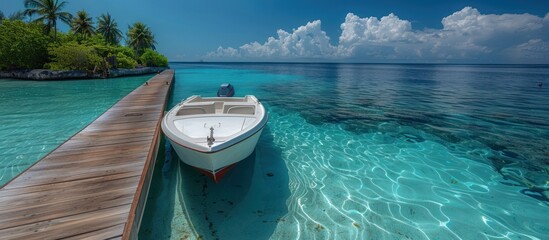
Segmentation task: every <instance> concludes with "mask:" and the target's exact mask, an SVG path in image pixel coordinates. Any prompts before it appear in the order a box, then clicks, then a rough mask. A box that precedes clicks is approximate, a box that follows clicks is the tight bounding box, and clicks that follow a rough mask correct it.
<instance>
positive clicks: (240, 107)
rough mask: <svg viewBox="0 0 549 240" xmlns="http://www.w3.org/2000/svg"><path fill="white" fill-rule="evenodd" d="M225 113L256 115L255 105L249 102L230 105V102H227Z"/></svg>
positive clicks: (224, 106) (224, 108)
mask: <svg viewBox="0 0 549 240" xmlns="http://www.w3.org/2000/svg"><path fill="white" fill-rule="evenodd" d="M223 113H226V114H245V115H254V114H255V103H248V102H234V103H229V102H225V104H224V105H223Z"/></svg>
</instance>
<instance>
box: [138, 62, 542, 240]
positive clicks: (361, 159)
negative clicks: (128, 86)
mask: <svg viewBox="0 0 549 240" xmlns="http://www.w3.org/2000/svg"><path fill="white" fill-rule="evenodd" d="M170 67H171V68H174V69H176V79H175V85H174V89H173V93H172V95H171V99H170V103H169V108H171V107H173V106H174V105H176V104H177V103H178V102H179V101H181V100H183V99H185V98H187V97H188V96H190V95H202V96H215V94H216V91H217V88H218V87H219V85H220V84H221V83H231V84H233V85H234V86H235V90H236V95H237V96H244V95H247V94H253V95H255V96H256V97H258V98H259V99H260V100H261V101H262V103H263V104H264V105H265V107H266V109H267V110H268V113H269V116H270V120H269V123H268V125H267V127H266V129H265V130H264V131H263V134H262V136H261V138H260V140H259V142H258V144H257V146H256V149H255V151H254V153H252V155H251V156H250V157H248V158H246V159H244V160H243V161H241V162H240V163H239V164H238V165H237V166H236V167H235V168H234V169H232V170H231V171H230V172H229V173H228V174H227V175H226V176H225V178H224V179H222V181H221V182H220V183H218V184H215V183H214V182H213V181H211V180H210V179H209V178H207V177H205V176H204V175H202V174H201V173H199V172H198V171H196V170H194V169H193V168H192V167H189V166H187V165H185V164H183V163H181V161H180V160H179V158H178V156H177V155H176V153H175V152H174V151H173V149H172V148H171V146H170V145H169V144H168V143H167V142H164V143H163V144H162V147H161V151H160V153H159V161H158V162H157V165H156V168H155V174H154V178H153V182H152V186H151V190H150V192H149V196H148V201H147V205H146V209H145V215H144V217H143V222H142V225H141V229H140V233H139V237H140V239H239V240H240V239H547V238H549V225H547V222H548V220H549V217H548V216H549V144H548V143H549V142H548V139H549V121H548V119H549V66H547V65H429V64H322V63H309V64H300V63H293V64H288V63H172V64H170ZM540 84H541V86H540Z"/></svg>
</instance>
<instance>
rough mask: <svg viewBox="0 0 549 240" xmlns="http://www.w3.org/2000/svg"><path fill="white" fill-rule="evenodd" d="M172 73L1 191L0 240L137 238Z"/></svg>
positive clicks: (135, 94) (125, 101)
mask: <svg viewBox="0 0 549 240" xmlns="http://www.w3.org/2000/svg"><path fill="white" fill-rule="evenodd" d="M173 78H174V71H173V70H166V71H164V72H162V73H160V74H158V75H156V76H154V77H153V78H151V79H150V80H149V81H148V84H147V85H142V86H140V87H138V88H137V89H136V90H134V91H133V92H131V93H130V94H129V95H127V96H126V97H124V98H123V99H121V100H120V101H119V102H118V103H116V104H115V105H114V106H113V107H111V108H110V109H109V110H108V111H107V112H105V113H104V114H103V115H101V116H100V117H99V118H98V119H96V120H95V121H94V122H92V123H91V124H90V125H88V126H87V127H86V128H84V129H83V130H82V131H80V132H79V133H77V134H76V135H74V136H73V137H71V138H70V139H69V140H67V141H66V142H65V143H63V144H62V145H60V146H59V147H58V148H56V149H55V150H54V151H52V152H51V153H49V154H48V155H47V156H45V157H44V158H42V159H41V160H40V161H38V162H37V163H35V164H34V165H33V166H31V167H30V168H29V169H27V170H26V171H25V172H23V173H22V174H20V175H19V176H17V177H16V178H15V179H13V180H12V181H10V182H9V183H8V184H6V185H5V186H4V187H3V188H1V189H0V238H1V239H58V238H69V239H117V238H123V239H130V238H132V239H133V238H136V236H137V231H138V226H139V222H140V219H141V214H142V211H143V208H144V204H145V200H146V195H147V191H148V186H149V184H150V178H151V176H152V170H153V169H154V160H155V158H156V151H157V149H158V144H159V134H160V122H161V118H162V116H163V114H164V109H165V104H166V100H167V96H168V93H169V88H170V86H171V83H172V80H173Z"/></svg>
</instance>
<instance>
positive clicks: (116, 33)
mask: <svg viewBox="0 0 549 240" xmlns="http://www.w3.org/2000/svg"><path fill="white" fill-rule="evenodd" d="M97 33H99V34H101V35H103V37H105V40H106V41H107V43H111V44H114V45H117V44H118V42H119V41H120V39H121V38H122V31H120V29H118V24H117V23H116V21H114V19H112V18H111V15H110V14H108V13H107V14H106V15H105V14H102V15H101V16H100V17H98V18H97Z"/></svg>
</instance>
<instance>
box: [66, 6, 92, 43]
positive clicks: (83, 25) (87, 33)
mask: <svg viewBox="0 0 549 240" xmlns="http://www.w3.org/2000/svg"><path fill="white" fill-rule="evenodd" d="M71 29H72V31H73V32H74V34H80V35H81V36H83V37H84V38H86V37H91V36H92V35H93V34H94V33H95V27H94V26H93V20H92V18H91V17H89V16H88V13H86V11H84V10H82V11H78V12H77V13H76V17H75V18H73V19H72V24H71Z"/></svg>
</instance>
